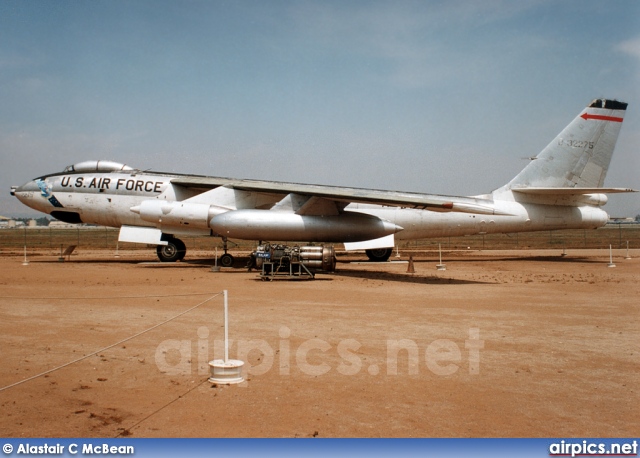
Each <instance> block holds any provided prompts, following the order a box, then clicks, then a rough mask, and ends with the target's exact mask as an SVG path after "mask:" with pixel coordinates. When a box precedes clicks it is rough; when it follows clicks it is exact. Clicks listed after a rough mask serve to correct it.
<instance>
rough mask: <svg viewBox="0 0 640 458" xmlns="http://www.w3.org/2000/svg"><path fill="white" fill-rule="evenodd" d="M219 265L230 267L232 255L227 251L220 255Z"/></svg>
mask: <svg viewBox="0 0 640 458" xmlns="http://www.w3.org/2000/svg"><path fill="white" fill-rule="evenodd" d="M220 265H221V266H222V267H232V266H233V256H231V255H230V254H228V253H225V254H223V255H222V256H220Z"/></svg>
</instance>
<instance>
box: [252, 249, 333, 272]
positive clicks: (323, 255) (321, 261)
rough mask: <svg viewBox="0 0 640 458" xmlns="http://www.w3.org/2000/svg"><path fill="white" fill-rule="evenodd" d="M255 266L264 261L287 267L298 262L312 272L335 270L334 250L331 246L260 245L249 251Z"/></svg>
mask: <svg viewBox="0 0 640 458" xmlns="http://www.w3.org/2000/svg"><path fill="white" fill-rule="evenodd" d="M251 257H252V261H253V262H254V265H255V267H257V268H258V269H260V268H262V265H263V264H264V262H265V261H269V262H273V263H274V264H276V265H278V266H279V267H284V269H285V270H286V269H288V268H289V266H290V265H291V264H295V263H300V264H303V265H304V266H306V267H307V269H309V270H310V271H314V272H320V271H323V272H335V270H336V252H335V250H334V249H333V247H332V246H302V247H299V246H297V245H296V246H287V245H271V244H269V243H266V244H264V245H260V246H259V247H258V249H257V250H256V251H254V252H253V253H251Z"/></svg>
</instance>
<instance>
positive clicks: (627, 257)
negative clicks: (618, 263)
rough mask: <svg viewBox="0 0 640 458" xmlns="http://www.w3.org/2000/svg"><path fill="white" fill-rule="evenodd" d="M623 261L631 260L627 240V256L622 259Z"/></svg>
mask: <svg viewBox="0 0 640 458" xmlns="http://www.w3.org/2000/svg"><path fill="white" fill-rule="evenodd" d="M624 258H625V259H631V256H629V241H628V240H627V254H626V256H625V257H624Z"/></svg>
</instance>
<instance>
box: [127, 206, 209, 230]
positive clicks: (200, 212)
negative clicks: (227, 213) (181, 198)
mask: <svg viewBox="0 0 640 458" xmlns="http://www.w3.org/2000/svg"><path fill="white" fill-rule="evenodd" d="M131 211H132V212H134V213H138V214H139V215H140V218H141V219H142V220H144V221H148V222H150V223H154V224H156V225H157V226H160V227H165V226H178V227H192V228H197V229H208V228H209V220H211V218H213V217H214V216H215V215H216V214H218V213H220V211H221V210H220V209H218V208H216V207H213V206H211V205H208V204H196V203H190V202H167V201H163V200H145V201H143V202H142V203H141V204H140V205H139V206H137V207H132V208H131Z"/></svg>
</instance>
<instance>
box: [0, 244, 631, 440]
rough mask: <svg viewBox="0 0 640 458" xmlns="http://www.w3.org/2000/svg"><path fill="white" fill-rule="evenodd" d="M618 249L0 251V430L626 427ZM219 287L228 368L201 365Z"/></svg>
mask: <svg viewBox="0 0 640 458" xmlns="http://www.w3.org/2000/svg"><path fill="white" fill-rule="evenodd" d="M631 254H632V259H630V260H625V259H623V256H624V253H623V252H616V253H615V255H616V257H615V258H614V262H615V263H616V265H617V266H616V267H615V268H608V267H607V264H608V262H609V258H608V252H606V251H599V250H592V251H570V252H568V253H567V256H565V257H561V256H560V252H559V251H558V250H555V251H544V252H542V251H529V252H516V251H492V252H459V253H445V259H444V262H445V263H446V266H447V270H446V271H437V270H436V269H435V265H436V264H437V256H435V254H433V253H432V254H429V255H424V254H423V255H417V256H416V259H415V261H416V262H415V264H414V265H415V273H407V268H408V264H407V263H402V262H392V263H384V264H371V263H348V262H344V261H345V260H344V259H342V262H339V264H338V271H337V272H336V273H335V274H323V275H318V276H317V280H315V281H274V282H261V281H259V280H258V279H257V274H256V272H247V271H246V269H222V271H221V272H211V271H210V262H209V261H206V260H203V259H199V258H202V257H204V256H205V254H203V253H200V254H199V253H195V254H190V255H189V256H188V258H187V262H182V263H178V264H174V265H166V264H160V263H156V262H151V261H153V260H154V259H153V254H152V253H151V252H150V253H149V254H148V255H147V254H145V253H141V252H130V253H129V252H120V257H119V258H117V259H116V258H114V255H113V253H112V252H107V251H93V252H90V251H83V252H80V253H79V254H77V255H76V254H74V255H73V256H72V258H71V261H70V262H64V263H63V262H58V260H57V256H52V255H51V254H50V253H40V254H38V253H31V254H30V257H29V265H28V266H23V265H22V261H23V257H22V256H19V255H17V253H14V254H7V253H4V254H3V255H2V256H1V257H0V295H1V299H0V348H1V354H2V360H1V361H2V364H1V366H0V406H1V408H2V415H1V416H0V435H1V436H5V437H34V436H35V437H118V436H125V437H127V436H128V437H314V436H316V437H564V436H574V437H591V436H593V437H631V436H637V435H638V432H639V431H640V413H639V411H638V404H639V402H638V401H640V396H639V392H640V377H639V374H640V352H639V348H638V342H640V301H638V297H639V293H640V282H639V280H640V275H639V274H640V251H638V250H634V251H632V253H631ZM402 258H403V259H404V260H406V259H407V256H406V255H403V256H402ZM189 259H190V260H191V261H189ZM392 260H396V258H392ZM222 290H228V291H229V308H230V329H229V335H230V338H231V339H232V345H231V348H230V357H231V358H237V359H241V360H243V361H244V362H245V370H244V376H245V378H246V382H245V383H242V384H240V385H224V386H223V385H215V384H212V383H210V382H209V381H208V377H209V366H208V364H207V363H208V361H209V360H211V359H213V358H214V357H221V356H222V346H221V339H222V338H223V315H222V308H223V307H222V303H223V302H222V296H221V295H219V293H220V292H221V291H222ZM214 296H215V297H214ZM196 306H197V307H196ZM194 307H195V308H194ZM189 309H192V310H190V311H188V312H187V313H184V314H182V313H183V312H185V311H187V310H189ZM179 314H182V315H180V316H178V315H179ZM176 316H177V317H176ZM174 317H175V318H174ZM172 318H174V319H172ZM147 330H148V331H147ZM143 331H147V332H144V333H143ZM134 336H135V337H134ZM132 337H133V338H132ZM215 341H218V342H215ZM114 344H115V345H114ZM214 346H215V354H214ZM86 355H91V356H88V357H86V358H84V357H85V356H86ZM74 361H75V362H74ZM69 363H71V364H69ZM51 369H56V370H54V371H52V372H49V373H46V374H44V375H40V376H38V374H42V373H44V372H47V371H49V370H51ZM30 377H34V378H32V379H29V378H30ZM23 380H27V381H25V382H24V383H20V384H17V385H13V384H15V383H17V382H20V381H23Z"/></svg>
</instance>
